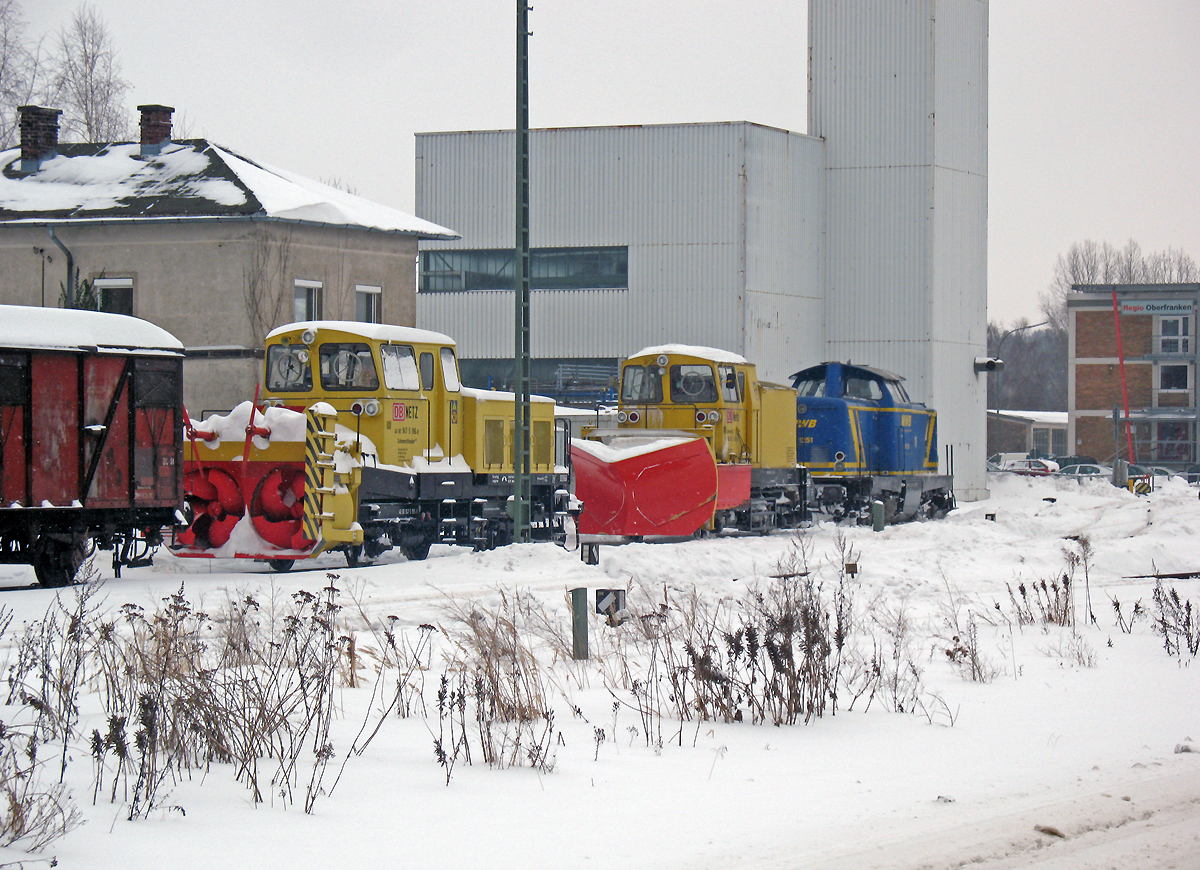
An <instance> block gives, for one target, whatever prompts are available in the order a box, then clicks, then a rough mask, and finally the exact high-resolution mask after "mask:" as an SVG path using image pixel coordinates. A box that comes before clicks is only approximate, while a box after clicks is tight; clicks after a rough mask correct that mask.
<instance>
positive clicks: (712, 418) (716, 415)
mask: <svg viewBox="0 0 1200 870" xmlns="http://www.w3.org/2000/svg"><path fill="white" fill-rule="evenodd" d="M720 419H721V412H720V411H715V410H714V411H709V412H708V421H709V422H710V423H715V422H717V421H718V420H720Z"/></svg>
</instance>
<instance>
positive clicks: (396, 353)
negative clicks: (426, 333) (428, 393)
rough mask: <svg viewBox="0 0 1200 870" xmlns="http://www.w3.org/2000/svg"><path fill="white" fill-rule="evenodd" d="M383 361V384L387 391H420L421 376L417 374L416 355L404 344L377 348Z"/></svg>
mask: <svg viewBox="0 0 1200 870" xmlns="http://www.w3.org/2000/svg"><path fill="white" fill-rule="evenodd" d="M379 356H380V357H381V358H382V359H383V384H384V386H386V387H387V388H388V389H389V390H413V391H414V392H415V391H416V390H419V389H421V376H420V375H419V374H418V373H417V355H416V354H415V353H413V349H412V348H411V347H409V346H408V345H404V344H385V345H383V346H382V347H380V348H379Z"/></svg>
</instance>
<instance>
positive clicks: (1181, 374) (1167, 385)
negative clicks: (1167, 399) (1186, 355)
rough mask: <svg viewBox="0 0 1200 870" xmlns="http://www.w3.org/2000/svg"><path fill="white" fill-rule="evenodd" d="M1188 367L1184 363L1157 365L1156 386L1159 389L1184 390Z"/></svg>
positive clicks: (1186, 385) (1186, 382) (1186, 383)
mask: <svg viewBox="0 0 1200 870" xmlns="http://www.w3.org/2000/svg"><path fill="white" fill-rule="evenodd" d="M1189 368H1190V367H1189V366H1186V365H1170V366H1159V367H1158V388H1159V389H1160V390H1186V389H1187V388H1188V369H1189Z"/></svg>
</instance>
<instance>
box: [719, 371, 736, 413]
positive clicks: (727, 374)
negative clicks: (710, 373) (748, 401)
mask: <svg viewBox="0 0 1200 870" xmlns="http://www.w3.org/2000/svg"><path fill="white" fill-rule="evenodd" d="M717 374H718V375H720V376H721V398H722V399H724V400H725V401H726V402H731V403H733V404H735V405H736V404H739V403H740V402H741V401H742V394H741V391H740V390H739V389H738V378H737V372H736V371H734V370H733V368H732V367H731V366H717Z"/></svg>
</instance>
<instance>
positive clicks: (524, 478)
mask: <svg viewBox="0 0 1200 870" xmlns="http://www.w3.org/2000/svg"><path fill="white" fill-rule="evenodd" d="M527 2H528V0H517V129H516V134H517V142H516V146H517V147H516V151H517V196H516V199H517V240H516V241H517V243H516V256H515V261H516V262H515V267H516V274H515V275H514V290H515V293H514V295H515V297H516V312H515V315H516V316H515V320H516V330H515V336H514V344H513V374H514V376H515V381H516V383H515V384H514V386H515V389H514V391H513V392H514V405H515V408H514V425H513V439H514V443H513V511H512V516H513V540H514V541H528V540H529V539H530V528H529V509H530V501H531V500H532V493H533V487H532V485H531V481H530V467H531V464H530V445H529V441H530V438H529V429H530V427H529V7H528V6H527V5H526V3H527Z"/></svg>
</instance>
